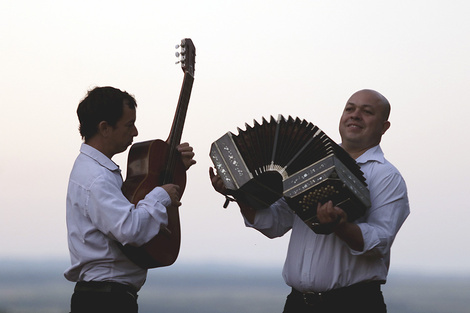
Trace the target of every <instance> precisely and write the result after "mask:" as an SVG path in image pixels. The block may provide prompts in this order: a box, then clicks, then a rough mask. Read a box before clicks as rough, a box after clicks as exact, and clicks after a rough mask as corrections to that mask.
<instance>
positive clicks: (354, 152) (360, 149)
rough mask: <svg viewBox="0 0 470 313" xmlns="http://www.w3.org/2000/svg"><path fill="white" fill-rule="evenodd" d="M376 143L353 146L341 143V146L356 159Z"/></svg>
mask: <svg viewBox="0 0 470 313" xmlns="http://www.w3.org/2000/svg"><path fill="white" fill-rule="evenodd" d="M376 145H377V144H374V145H371V146H367V147H354V146H348V145H345V144H344V143H343V144H342V145H341V147H342V148H343V149H344V150H345V151H346V152H347V153H349V155H350V156H351V157H352V158H353V159H354V160H356V159H357V158H358V157H360V156H361V155H363V154H364V152H366V151H367V150H369V149H370V148H372V147H375V146H376Z"/></svg>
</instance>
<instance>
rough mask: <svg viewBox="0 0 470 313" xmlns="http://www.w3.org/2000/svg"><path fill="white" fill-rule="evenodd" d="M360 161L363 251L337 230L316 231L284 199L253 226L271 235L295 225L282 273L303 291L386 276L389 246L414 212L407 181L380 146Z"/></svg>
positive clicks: (260, 214)
mask: <svg viewBox="0 0 470 313" xmlns="http://www.w3.org/2000/svg"><path fill="white" fill-rule="evenodd" d="M356 162H357V163H358V164H359V165H360V167H361V170H362V171H363V173H364V177H365V178H366V182H367V185H368V188H369V191H370V198H371V203H372V205H371V208H370V209H368V210H367V211H366V214H365V215H364V216H363V217H361V218H359V219H358V220H356V221H355V223H356V224H357V225H358V226H359V227H360V229H361V231H362V235H363V238H364V250H363V251H355V250H352V249H351V248H349V246H348V245H347V244H346V243H345V242H344V241H342V240H341V239H340V238H338V237H337V236H336V235H335V234H329V235H319V234H316V233H315V232H313V231H312V230H311V229H310V228H309V227H308V226H307V225H306V224H305V223H304V222H303V221H302V220H301V219H300V218H299V217H298V216H297V215H296V214H295V213H293V211H292V210H291V209H290V208H289V207H288V205H287V203H286V202H285V201H284V199H280V200H279V201H277V202H276V203H274V204H273V205H271V207H270V208H268V209H264V210H259V211H257V213H256V217H255V221H254V224H253V225H251V224H249V223H248V222H247V221H246V220H245V223H246V225H247V226H249V227H254V228H256V229H258V230H259V231H261V232H262V233H263V234H265V235H266V236H268V237H270V238H274V237H280V236H282V235H284V234H285V233H286V232H287V231H289V230H290V229H292V234H291V238H290V242H289V248H288V252H287V257H286V261H285V264H284V270H283V277H284V280H285V281H286V283H287V285H289V286H291V287H294V288H295V289H297V290H299V291H303V292H306V291H317V292H321V291H327V290H331V289H336V288H341V287H346V286H349V285H352V284H355V283H359V282H366V281H380V282H385V281H386V279H387V274H388V269H389V264H390V248H391V246H392V243H393V241H394V239H395V236H396V234H397V233H398V230H399V229H400V227H401V226H402V224H403V222H404V221H405V219H406V218H407V216H408V215H409V213H410V209H409V203H408V195H407V188H406V184H405V181H404V180H403V178H402V176H401V174H400V173H399V171H398V170H397V169H396V168H395V167H394V166H393V165H392V164H391V163H390V162H388V161H387V160H386V159H385V158H384V154H383V152H382V149H381V148H380V146H375V147H373V148H371V149H369V150H368V151H366V152H365V153H364V154H362V155H361V156H360V157H359V158H357V160H356Z"/></svg>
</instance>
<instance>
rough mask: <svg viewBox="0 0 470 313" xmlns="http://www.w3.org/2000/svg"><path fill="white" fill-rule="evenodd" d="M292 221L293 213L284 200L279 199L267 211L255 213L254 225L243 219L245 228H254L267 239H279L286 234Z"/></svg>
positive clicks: (262, 210)
mask: <svg viewBox="0 0 470 313" xmlns="http://www.w3.org/2000/svg"><path fill="white" fill-rule="evenodd" d="M293 221H294V212H293V211H292V210H291V209H290V208H289V206H288V205H287V202H286V201H285V200H284V198H281V199H279V200H278V201H276V202H275V203H273V204H272V205H271V206H270V207H269V208H267V209H261V210H257V211H256V215H255V220H254V223H253V224H251V223H249V222H248V221H247V220H246V219H245V225H246V226H247V227H252V228H255V229H256V230H258V231H260V232H261V233H262V234H264V235H265V236H267V237H269V238H276V237H281V236H282V235H284V234H285V233H287V232H288V231H289V230H290V229H291V228H292V224H293Z"/></svg>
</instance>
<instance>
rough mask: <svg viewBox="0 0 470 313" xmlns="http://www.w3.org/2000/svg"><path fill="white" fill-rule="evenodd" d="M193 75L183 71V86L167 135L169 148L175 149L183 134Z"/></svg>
mask: <svg viewBox="0 0 470 313" xmlns="http://www.w3.org/2000/svg"><path fill="white" fill-rule="evenodd" d="M193 82H194V77H193V76H192V75H191V74H189V73H185V75H184V80H183V86H182V87H181V92H180V97H179V100H178V106H177V107H176V113H175V117H174V119H173V124H172V126H171V130H170V135H169V136H168V139H167V143H168V145H169V146H170V148H171V150H174V149H176V146H177V145H179V144H180V143H181V137H182V135H183V127H184V122H185V120H186V113H187V112H188V105H189V98H190V96H191V90H192V88H193Z"/></svg>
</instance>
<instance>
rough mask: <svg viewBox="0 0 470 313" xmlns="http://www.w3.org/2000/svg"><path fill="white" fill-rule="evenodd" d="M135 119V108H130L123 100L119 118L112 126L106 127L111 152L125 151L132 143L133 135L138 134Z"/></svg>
mask: <svg viewBox="0 0 470 313" xmlns="http://www.w3.org/2000/svg"><path fill="white" fill-rule="evenodd" d="M135 121H136V110H135V109H131V108H130V107H129V105H128V104H127V103H126V100H125V101H124V104H123V114H122V116H121V118H120V119H119V120H118V121H117V123H116V125H115V126H114V127H112V126H110V127H109V129H108V142H109V144H110V146H111V147H112V152H113V154H117V153H121V152H123V151H125V150H126V149H127V147H129V146H130V145H131V144H132V141H133V139H134V137H135V136H137V135H138V131H137V127H136V126H135Z"/></svg>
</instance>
